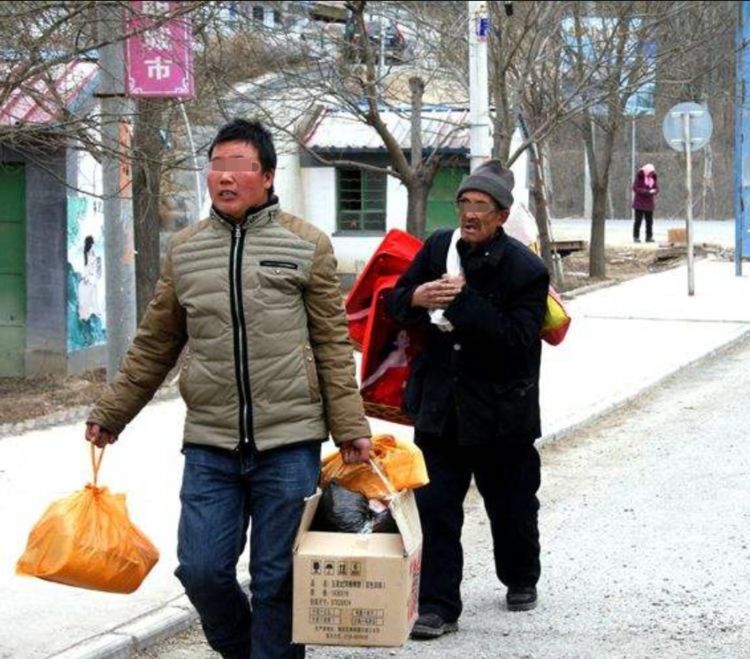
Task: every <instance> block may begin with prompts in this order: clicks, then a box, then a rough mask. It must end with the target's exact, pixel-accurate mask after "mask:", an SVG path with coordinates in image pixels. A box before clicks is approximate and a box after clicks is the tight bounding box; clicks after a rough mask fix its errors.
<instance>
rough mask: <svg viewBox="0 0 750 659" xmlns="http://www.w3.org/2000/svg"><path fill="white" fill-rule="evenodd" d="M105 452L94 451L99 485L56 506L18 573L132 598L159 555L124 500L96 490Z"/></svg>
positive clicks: (40, 525)
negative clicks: (126, 594)
mask: <svg viewBox="0 0 750 659" xmlns="http://www.w3.org/2000/svg"><path fill="white" fill-rule="evenodd" d="M103 455H104V451H103V450H102V452H101V453H100V454H99V459H98V460H97V458H96V449H95V448H94V445H93V444H92V445H91V462H92V465H93V468H94V482H93V483H89V484H87V485H86V487H85V488H84V489H83V490H79V491H78V492H75V493H73V494H72V495H70V496H69V497H66V498H65V499H60V500H59V501H55V502H54V503H52V504H51V505H50V506H49V508H47V510H46V511H45V513H44V515H42V517H41V519H40V520H39V521H38V522H37V523H36V525H35V526H34V528H33V529H32V530H31V533H30V534H29V541H28V543H27V545H26V551H24V553H23V555H22V556H21V558H20V559H19V560H18V564H17V566H16V572H18V574H26V575H30V576H33V577H39V578H40V579H46V580H48V581H57V582H59V583H64V584H68V585H69V586H78V587H79V588H91V589H93V590H104V591H107V592H110V593H132V592H133V591H134V590H136V589H137V588H138V586H140V585H141V583H142V582H143V580H144V579H145V578H146V575H147V574H148V573H149V572H150V570H151V568H152V567H154V565H156V562H157V561H158V560H159V551H158V550H157V549H156V547H154V545H152V544H151V542H150V541H149V539H148V538H147V537H146V536H145V535H143V533H142V532H141V531H140V530H139V529H138V528H136V526H135V525H134V524H133V523H132V522H131V521H130V518H129V517H128V511H127V508H126V506H125V495H124V494H112V493H110V491H109V490H108V489H107V488H106V487H98V486H97V476H98V473H99V467H100V465H101V461H102V456H103Z"/></svg>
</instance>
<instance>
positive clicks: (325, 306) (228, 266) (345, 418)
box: [88, 204, 370, 451]
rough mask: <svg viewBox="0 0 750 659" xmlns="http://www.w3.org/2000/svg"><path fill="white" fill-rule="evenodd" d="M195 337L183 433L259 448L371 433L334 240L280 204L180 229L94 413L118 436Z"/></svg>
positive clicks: (185, 374) (184, 381) (202, 440)
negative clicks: (237, 219)
mask: <svg viewBox="0 0 750 659" xmlns="http://www.w3.org/2000/svg"><path fill="white" fill-rule="evenodd" d="M186 342H187V344H188V348H189V350H188V356H187V359H186V363H185V365H184V367H183V369H182V372H181V375H180V393H181V394H182V397H183V398H184V400H185V403H186V405H187V408H188V411H187V419H186V422H185V434H184V441H185V442H189V443H194V444H205V445H211V446H216V447H220V448H225V449H236V448H238V447H239V446H240V445H241V444H243V443H244V444H252V443H254V444H255V446H256V448H257V449H258V450H259V451H265V450H268V449H272V448H276V447H278V446H283V445H287V444H294V443H298V442H303V441H309V440H316V439H325V438H327V436H328V433H329V432H330V433H331V435H332V437H333V440H334V441H335V442H336V443H341V442H343V441H347V440H351V439H357V438H359V437H369V436H370V429H369V425H368V423H367V420H366V419H365V416H364V411H363V406H362V400H361V398H360V395H359V392H358V389H357V385H356V381H355V376H354V360H353V355H352V346H351V343H350V341H349V336H348V332H347V325H346V318H345V315H344V310H343V304H342V299H341V292H340V289H339V283H338V279H337V277H336V260H335V258H334V255H333V249H332V247H331V242H330V240H329V239H328V237H327V236H326V235H325V234H324V233H322V232H321V231H319V230H318V229H316V228H315V227H313V226H312V225H311V224H308V223H307V222H305V221H304V220H301V219H299V218H297V217H294V216H292V215H289V214H287V213H282V212H280V211H279V208H278V205H277V204H275V205H272V206H270V207H267V208H265V209H263V210H261V211H259V212H258V213H257V214H255V215H251V216H250V217H248V219H247V220H246V221H245V222H244V224H242V225H235V224H233V223H230V222H227V221H226V220H224V219H223V218H221V217H219V216H218V215H216V214H215V213H212V215H211V217H210V218H209V219H207V220H203V221H202V222H200V223H199V224H197V225H195V226H192V227H189V228H187V229H185V230H183V231H180V232H179V233H177V234H176V235H175V236H174V238H173V239H172V242H171V244H170V248H169V252H168V254H167V256H166V259H165V262H164V267H163V271H162V275H161V278H160V280H159V283H158V285H157V287H156V292H155V295H154V299H153V300H152V302H151V304H150V305H149V307H148V310H147V312H146V314H145V315H144V318H143V320H142V322H141V324H140V326H139V328H138V332H137V334H136V337H135V339H134V341H133V344H132V346H131V347H130V349H129V350H128V352H127V354H126V355H125V357H124V358H123V361H122V363H121V365H120V370H119V372H118V374H117V376H116V378H115V380H114V381H113V382H112V384H111V385H110V386H109V387H108V389H107V390H106V391H105V393H104V395H103V396H102V398H101V399H100V400H99V401H98V403H97V404H96V406H95V408H94V410H93V411H92V412H91V414H90V416H89V419H88V420H89V421H90V422H95V423H98V424H99V425H101V426H102V427H104V428H107V429H108V430H109V431H110V432H113V433H116V434H119V433H120V432H121V431H122V430H123V428H124V427H125V426H126V425H127V424H128V423H129V422H130V421H131V420H132V419H133V417H135V415H136V414H138V412H139V411H140V410H141V409H142V408H143V406H144V405H145V404H146V403H147V402H148V401H149V400H150V399H151V398H152V396H153V395H154V393H155V392H156V390H157V389H158V387H159V385H160V384H161V383H162V381H163V380H164V378H165V377H166V376H167V374H168V373H169V371H170V369H171V368H172V367H173V366H174V364H175V362H176V360H177V358H178V356H179V355H180V352H181V350H182V348H183V346H184V344H185V343H186Z"/></svg>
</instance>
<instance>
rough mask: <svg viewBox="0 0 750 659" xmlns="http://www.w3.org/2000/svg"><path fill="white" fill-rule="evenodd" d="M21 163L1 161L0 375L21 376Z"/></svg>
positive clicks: (23, 223)
mask: <svg viewBox="0 0 750 659" xmlns="http://www.w3.org/2000/svg"><path fill="white" fill-rule="evenodd" d="M24 191H25V176H24V166H23V164H22V163H0V377H9V376H23V375H24V374H25V368H24V352H25V348H26V195H25V192H24Z"/></svg>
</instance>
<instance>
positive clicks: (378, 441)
mask: <svg viewBox="0 0 750 659" xmlns="http://www.w3.org/2000/svg"><path fill="white" fill-rule="evenodd" d="M370 457H371V459H372V461H373V462H375V464H376V465H377V467H379V468H380V470H381V471H382V474H383V476H384V477H385V478H386V479H387V480H388V481H389V482H390V484H391V486H392V488H393V490H396V491H399V490H406V489H413V488H415V487H421V486H422V485H427V483H429V482H430V479H429V477H428V476H427V467H426V466H425V463H424V456H423V455H422V451H421V450H420V448H419V447H418V446H416V445H415V444H413V443H412V442H405V441H402V440H400V439H396V438H395V437H394V436H393V435H375V437H373V438H372V450H371V452H370ZM383 476H381V475H379V474H378V473H377V472H376V471H374V470H373V469H372V468H371V467H370V465H369V464H368V463H360V464H344V462H343V461H342V459H341V454H340V453H339V452H338V451H336V452H335V453H331V454H330V455H328V456H327V457H325V458H324V459H323V465H322V469H321V474H320V484H321V486H322V487H325V486H326V485H328V484H329V483H330V482H331V481H332V480H333V479H336V480H337V481H338V483H339V484H340V485H342V486H343V487H345V488H346V489H348V490H353V491H354V492H359V493H360V494H364V495H365V496H366V497H367V498H368V499H386V498H388V497H389V496H390V495H392V494H393V491H389V489H388V485H387V484H386V483H384V482H383Z"/></svg>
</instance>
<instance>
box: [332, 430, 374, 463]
mask: <svg viewBox="0 0 750 659" xmlns="http://www.w3.org/2000/svg"><path fill="white" fill-rule="evenodd" d="M371 448H372V442H371V441H370V438H369V437H360V438H359V439H351V440H349V441H348V442H342V443H341V446H339V451H340V452H341V459H342V460H343V461H344V464H348V465H349V464H357V463H358V462H367V461H368V460H369V459H370V449H371Z"/></svg>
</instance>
